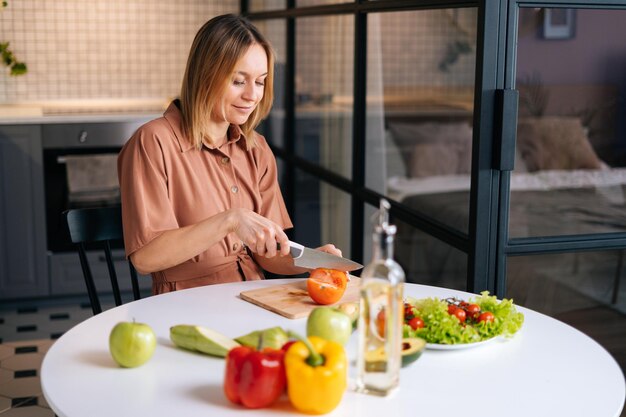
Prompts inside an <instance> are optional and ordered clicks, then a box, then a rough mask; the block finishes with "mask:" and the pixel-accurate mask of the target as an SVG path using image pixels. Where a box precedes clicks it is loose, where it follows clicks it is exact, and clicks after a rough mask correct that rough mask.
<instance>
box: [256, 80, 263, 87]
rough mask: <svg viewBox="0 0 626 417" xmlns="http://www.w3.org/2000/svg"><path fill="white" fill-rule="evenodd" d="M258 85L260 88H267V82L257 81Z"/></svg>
mask: <svg viewBox="0 0 626 417" xmlns="http://www.w3.org/2000/svg"><path fill="white" fill-rule="evenodd" d="M256 85H258V86H259V87H265V81H257V82H256Z"/></svg>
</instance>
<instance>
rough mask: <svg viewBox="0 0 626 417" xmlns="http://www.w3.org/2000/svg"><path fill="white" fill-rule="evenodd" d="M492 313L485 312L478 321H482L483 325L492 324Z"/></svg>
mask: <svg viewBox="0 0 626 417" xmlns="http://www.w3.org/2000/svg"><path fill="white" fill-rule="evenodd" d="M494 318H495V317H494V316H493V313H492V312H491V311H485V312H484V313H482V314H481V315H480V316H478V321H479V322H481V321H484V322H485V323H493V320H494Z"/></svg>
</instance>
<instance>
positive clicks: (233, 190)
mask: <svg viewBox="0 0 626 417" xmlns="http://www.w3.org/2000/svg"><path fill="white" fill-rule="evenodd" d="M230 191H232V192H233V193H235V194H237V191H239V188H238V187H237V186H236V185H233V186H232V187H230Z"/></svg>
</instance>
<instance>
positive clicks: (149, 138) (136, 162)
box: [117, 119, 179, 256]
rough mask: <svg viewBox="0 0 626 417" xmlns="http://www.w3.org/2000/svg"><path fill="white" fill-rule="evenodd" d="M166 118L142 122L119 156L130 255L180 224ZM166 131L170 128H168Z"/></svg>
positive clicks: (127, 245)
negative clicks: (166, 149)
mask: <svg viewBox="0 0 626 417" xmlns="http://www.w3.org/2000/svg"><path fill="white" fill-rule="evenodd" d="M164 129H165V131H167V129H168V126H167V124H166V123H165V122H164V121H163V119H157V120H154V121H152V122H150V123H148V124H146V125H144V126H142V127H141V128H140V129H139V130H138V131H137V132H135V134H134V135H133V136H132V137H131V138H130V139H129V140H128V142H127V143H126V144H125V145H124V147H123V148H122V150H121V152H120V154H119V156H118V165H117V168H118V177H119V181H120V191H121V199H122V220H123V224H124V245H125V248H126V256H130V255H131V254H132V253H133V252H135V251H137V250H138V249H140V248H141V247H143V246H144V245H146V244H147V243H149V242H150V241H152V240H153V239H154V238H156V237H157V236H159V235H160V234H161V233H163V232H164V231H166V230H172V229H176V228H178V227H179V226H178V222H177V220H176V216H175V214H174V212H173V209H172V205H171V202H170V196H169V191H168V186H167V183H168V169H167V167H166V161H165V158H164V155H163V152H162V149H161V144H160V139H159V135H160V134H161V133H162V132H163V131H164ZM166 133H167V132H166Z"/></svg>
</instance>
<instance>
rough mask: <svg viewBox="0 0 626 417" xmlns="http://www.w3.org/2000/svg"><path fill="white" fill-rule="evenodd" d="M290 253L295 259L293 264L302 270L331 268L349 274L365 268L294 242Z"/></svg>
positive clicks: (290, 246) (291, 244)
mask: <svg viewBox="0 0 626 417" xmlns="http://www.w3.org/2000/svg"><path fill="white" fill-rule="evenodd" d="M289 253H290V254H291V257H292V258H293V263H294V264H295V265H296V266H299V267H301V268H311V269H315V268H329V269H337V270H339V271H347V272H349V271H356V270H357V269H361V268H363V265H361V264H359V263H356V262H354V261H351V260H350V259H346V258H342V257H341V256H336V255H332V254H330V253H326V252H322V251H320V250H317V249H311V248H307V247H305V246H302V245H301V244H299V243H296V242H292V241H289Z"/></svg>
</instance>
